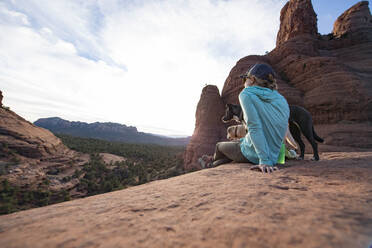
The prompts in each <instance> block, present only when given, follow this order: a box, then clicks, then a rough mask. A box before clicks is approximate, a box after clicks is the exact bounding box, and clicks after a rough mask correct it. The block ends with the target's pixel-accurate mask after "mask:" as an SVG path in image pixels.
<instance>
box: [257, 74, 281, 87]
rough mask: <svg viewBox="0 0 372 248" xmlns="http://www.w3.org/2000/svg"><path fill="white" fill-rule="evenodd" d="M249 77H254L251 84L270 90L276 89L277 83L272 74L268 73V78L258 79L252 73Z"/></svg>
mask: <svg viewBox="0 0 372 248" xmlns="http://www.w3.org/2000/svg"><path fill="white" fill-rule="evenodd" d="M251 77H252V78H254V82H253V84H252V85H257V86H261V87H265V88H269V89H271V90H278V84H277V83H276V79H275V78H274V77H273V75H272V74H269V77H270V78H269V80H264V79H260V78H258V77H256V76H254V75H252V76H251Z"/></svg>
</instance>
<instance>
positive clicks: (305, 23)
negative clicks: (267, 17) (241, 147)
mask: <svg viewBox="0 0 372 248" xmlns="http://www.w3.org/2000/svg"><path fill="white" fill-rule="evenodd" d="M280 21H281V24H280V29H279V31H278V35H277V47H276V48H275V49H274V50H272V51H271V52H270V53H268V54H267V55H263V56H256V55H255V56H247V57H244V58H242V59H240V60H239V61H238V62H237V63H236V65H235V66H234V67H233V68H232V69H231V71H230V74H229V75H228V76H227V78H226V81H225V84H224V86H223V89H222V93H221V99H217V100H216V103H218V104H217V105H218V106H224V105H225V104H226V103H238V94H239V92H240V91H241V90H242V88H243V85H242V81H241V79H240V78H239V75H241V74H242V73H243V72H245V71H247V70H248V69H249V68H250V67H251V66H252V65H254V64H255V63H259V62H264V63H268V64H270V65H271V66H272V67H273V68H274V69H275V71H276V72H277V74H278V85H279V92H280V93H281V94H282V95H284V96H285V97H286V98H287V101H288V103H289V104H293V105H300V106H303V107H305V108H306V109H308V110H309V111H310V113H311V114H312V116H313V120H314V123H315V124H316V125H320V124H321V125H322V128H323V132H322V135H323V136H322V137H323V138H325V141H326V142H325V145H326V146H327V148H324V145H321V146H320V151H322V149H323V148H324V149H325V150H329V149H330V147H329V145H337V146H354V147H355V145H354V144H356V143H357V144H359V145H360V147H362V148H363V147H364V148H368V147H372V139H369V140H366V139H364V137H371V136H372V135H371V133H372V125H371V120H372V84H371V81H372V21H371V13H370V10H369V7H368V2H367V1H362V2H359V3H357V4H355V5H354V6H352V7H351V8H350V9H348V10H347V11H345V12H344V13H343V14H342V15H341V16H340V17H339V18H338V19H337V20H336V22H335V24H334V29H333V33H331V34H328V35H320V34H318V31H317V30H318V29H317V18H316V14H315V12H314V10H313V7H312V4H311V1H310V0H290V1H289V2H287V4H286V5H285V6H284V7H283V9H282V11H281V16H280ZM221 100H222V104H221V103H220V102H221ZM210 104H211V105H213V103H210ZM218 112H223V107H221V109H220V110H216V111H214V112H213V113H209V114H208V117H205V116H203V118H209V119H217V117H215V116H214V114H215V113H218ZM196 123H197V124H196V126H195V130H197V129H198V130H199V129H201V127H199V125H200V124H198V123H199V120H198V119H197V120H196ZM204 125H206V126H204V127H203V130H205V132H204V133H201V132H200V131H199V132H198V136H199V137H200V136H203V135H205V136H212V135H215V136H217V134H212V133H211V132H212V130H217V129H218V131H214V132H216V133H217V132H218V133H224V132H226V129H225V127H224V126H222V125H220V124H219V125H216V124H214V123H205V124H204ZM324 125H326V126H324ZM335 125H336V126H337V125H342V128H343V130H345V128H346V129H347V130H348V132H350V133H351V132H353V131H355V129H356V127H358V128H359V130H360V133H359V136H358V137H352V138H350V136H347V135H338V134H339V133H338V132H337V131H335V130H337V129H338V128H336V127H335ZM331 127H332V128H331ZM317 131H318V130H317ZM318 132H319V131H318ZM194 136H195V134H194V135H193V138H192V139H194V140H195V138H194ZM337 136H339V138H338V140H337V141H335V137H337ZM356 139H357V141H356ZM202 142H203V141H202V140H201V139H200V143H202ZM198 145H199V146H200V145H201V144H198V143H197V141H194V143H193V146H198ZM210 146H211V148H209V150H213V149H214V148H213V147H214V144H212V143H210ZM307 148H309V146H307ZM333 149H334V150H335V151H337V147H334V148H333ZM206 150H208V148H207V147H205V149H204V151H206ZM204 151H203V152H204ZM308 151H311V149H309V150H307V152H308ZM202 154H203V153H202V151H200V152H199V151H197V152H196V153H194V154H193V157H194V158H197V157H200V156H201V155H202ZM185 157H189V156H188V154H187V152H186V155H185ZM193 162H194V163H195V161H193ZM190 163H191V162H190V160H186V161H185V168H187V167H188V164H190Z"/></svg>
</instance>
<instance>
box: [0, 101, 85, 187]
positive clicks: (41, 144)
mask: <svg viewBox="0 0 372 248" xmlns="http://www.w3.org/2000/svg"><path fill="white" fill-rule="evenodd" d="M88 159H89V156H87V155H83V154H79V153H77V152H74V151H72V150H70V149H68V148H67V147H66V146H65V145H64V144H63V143H62V142H61V140H60V139H59V138H57V137H56V136H54V135H53V134H52V133H51V132H50V131H48V130H46V129H44V128H40V127H37V126H35V125H33V124H32V123H30V122H28V121H27V120H25V119H23V118H22V117H21V116H19V115H17V114H16V113H14V112H13V111H11V110H10V109H9V108H7V107H0V181H1V180H3V179H6V180H7V181H9V182H10V183H12V184H14V185H17V186H19V187H22V188H24V189H26V188H27V189H29V190H32V189H35V188H38V187H39V185H40V183H41V182H43V181H45V180H47V181H49V179H47V174H48V173H50V172H51V171H59V172H60V173H59V175H55V176H53V178H52V179H50V189H51V190H54V191H59V190H61V189H70V188H73V187H74V186H75V185H76V184H77V183H78V180H72V181H70V182H68V183H63V182H62V181H63V180H62V179H63V178H64V177H66V176H70V175H72V174H73V173H74V171H75V168H76V167H77V166H81V165H82V164H83V163H84V162H86V161H88Z"/></svg>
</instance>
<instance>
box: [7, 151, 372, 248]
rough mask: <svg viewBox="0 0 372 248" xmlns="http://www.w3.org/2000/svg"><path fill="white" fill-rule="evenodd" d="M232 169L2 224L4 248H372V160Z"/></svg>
mask: <svg viewBox="0 0 372 248" xmlns="http://www.w3.org/2000/svg"><path fill="white" fill-rule="evenodd" d="M321 156H322V157H323V160H321V161H319V162H312V161H309V160H305V161H296V160H292V161H289V162H287V163H286V165H285V166H282V168H281V170H279V171H277V172H275V173H272V174H271V175H267V174H262V173H260V172H257V171H252V170H250V169H249V167H250V165H249V164H226V165H221V166H220V167H217V168H212V169H206V170H201V171H197V172H193V173H189V174H186V175H182V176H178V177H174V178H169V179H165V180H159V181H154V182H151V183H147V184H143V185H139V186H135V187H131V188H128V189H124V190H119V191H115V192H110V193H106V194H101V195H95V196H91V197H87V198H84V199H78V200H73V201H68V202H63V203H59V204H55V205H51V206H47V207H42V208H36V209H30V210H26V211H21V212H17V213H13V214H9V215H4V216H0V230H1V231H0V247H13V248H16V247H33V248H39V247H40V248H42V247H43V248H44V247H48V248H53V247H108V248H111V247H139V248H142V247H143V248H145V247H146V248H147V247H152V248H157V247H159V248H160V247H161V248H168V247H177V248H178V247H205V248H216V247H219V248H222V247H232V248H239V247H248V248H263V247H275V248H298V247H301V248H314V247H337V248H339V247H341V248H346V247H347V248H349V247H350V248H351V247H360V248H363V247H364V248H367V247H369V245H370V244H371V234H372V211H371V203H372V191H371V188H372V166H371V160H372V152H350V150H348V151H347V152H331V153H322V154H321Z"/></svg>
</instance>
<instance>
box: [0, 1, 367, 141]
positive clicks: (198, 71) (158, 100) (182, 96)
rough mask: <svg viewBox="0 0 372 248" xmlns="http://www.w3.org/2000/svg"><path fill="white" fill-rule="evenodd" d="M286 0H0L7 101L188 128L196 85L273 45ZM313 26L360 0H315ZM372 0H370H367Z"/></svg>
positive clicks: (1, 82)
mask: <svg viewBox="0 0 372 248" xmlns="http://www.w3.org/2000/svg"><path fill="white" fill-rule="evenodd" d="M286 2H287V1H286V0H230V1H228V0H138V1H137V0H53V1H51V0H5V1H4V0H0V90H2V91H3V95H4V100H3V104H4V105H6V106H9V107H10V108H11V109H12V110H13V111H15V112H16V113H18V114H19V115H21V116H22V117H24V118H26V119H27V120H29V121H31V122H34V121H35V120H37V119H39V118H45V117H54V116H58V117H61V118H63V119H67V120H70V121H84V122H89V123H91V122H96V121H100V122H117V123H121V124H126V125H132V126H136V127H138V129H139V130H140V131H144V132H152V133H157V134H165V135H191V134H192V132H193V130H194V125H195V110H196V105H197V102H198V100H199V98H200V93H201V90H202V88H203V87H204V86H205V85H206V84H214V85H217V86H218V88H219V89H220V90H221V89H222V86H223V84H224V81H225V79H226V77H227V75H228V74H229V71H230V70H231V68H232V67H233V66H234V65H235V63H236V61H237V60H238V59H240V58H242V57H244V56H247V55H252V54H258V55H262V54H264V53H265V51H271V50H272V49H273V48H274V47H275V42H276V34H277V32H278V29H279V16H280V10H281V8H282V7H283V6H284V4H285V3H286ZM312 2H313V5H314V9H315V11H316V12H317V14H318V26H319V32H320V33H322V34H326V33H330V32H331V30H332V27H333V22H334V21H335V20H336V18H337V17H338V16H339V15H340V14H342V12H343V11H344V10H346V9H347V8H349V7H351V6H352V5H353V4H355V3H357V2H358V1H356V0H327V1H324V0H313V1H312ZM370 5H371V1H370Z"/></svg>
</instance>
